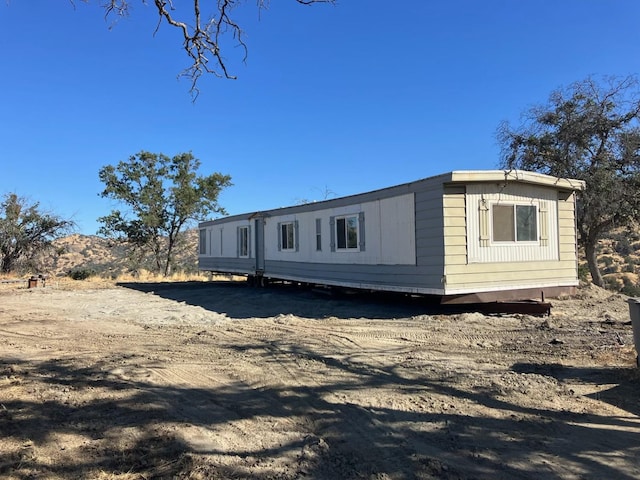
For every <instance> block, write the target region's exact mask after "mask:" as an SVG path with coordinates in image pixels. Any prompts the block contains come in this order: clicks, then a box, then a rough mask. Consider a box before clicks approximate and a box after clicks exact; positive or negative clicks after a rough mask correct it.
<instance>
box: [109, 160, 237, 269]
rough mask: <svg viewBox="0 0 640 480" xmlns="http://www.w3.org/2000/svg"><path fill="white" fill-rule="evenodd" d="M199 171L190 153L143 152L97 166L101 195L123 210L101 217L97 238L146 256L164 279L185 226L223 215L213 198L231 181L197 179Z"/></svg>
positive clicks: (216, 176) (216, 175) (213, 176)
mask: <svg viewBox="0 0 640 480" xmlns="http://www.w3.org/2000/svg"><path fill="white" fill-rule="evenodd" d="M199 167H200V160H198V159H197V158H195V157H194V156H193V155H192V154H191V153H181V154H178V155H175V156H173V157H168V156H166V155H164V154H162V153H159V154H158V153H150V152H144V151H142V152H140V153H137V154H135V155H132V156H131V157H129V159H128V160H126V161H121V162H119V163H118V164H117V165H115V166H114V165H107V166H105V167H103V168H101V169H100V171H99V177H100V180H101V181H102V183H104V185H105V188H104V190H103V191H102V193H101V194H100V195H101V196H102V197H104V198H110V199H113V200H115V201H116V202H118V203H120V204H121V205H122V206H123V207H124V210H113V211H112V212H111V213H110V214H109V215H107V216H104V217H100V218H99V219H98V221H99V222H100V223H102V226H101V227H100V229H99V230H98V234H100V235H104V236H106V237H108V238H111V239H113V240H118V241H121V242H123V243H125V244H128V245H130V246H131V247H133V248H134V249H135V250H137V251H140V252H143V253H148V254H150V255H151V256H152V258H153V264H154V270H155V271H156V272H158V273H162V274H163V275H165V276H167V275H169V273H170V270H171V266H172V262H173V255H174V251H175V247H176V245H177V243H178V241H179V239H180V236H181V234H182V232H183V230H185V228H186V227H187V226H188V225H189V224H190V222H192V221H196V220H201V219H204V218H205V217H207V216H208V215H211V214H213V213H222V214H223V213H225V212H224V209H223V208H222V207H221V206H220V205H219V204H218V196H219V194H220V192H221V191H222V190H223V189H224V188H225V187H228V186H230V185H231V177H230V176H228V175H223V174H221V173H212V174H210V175H206V176H200V175H198V174H197V172H198V169H199Z"/></svg>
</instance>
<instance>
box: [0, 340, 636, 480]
mask: <svg viewBox="0 0 640 480" xmlns="http://www.w3.org/2000/svg"><path fill="white" fill-rule="evenodd" d="M227 348H230V349H231V348H233V349H241V351H242V352H244V354H246V355H251V356H252V358H256V359H257V362H258V364H260V363H262V364H267V363H268V362H274V361H275V362H281V361H283V359H285V360H287V361H314V362H321V363H322V365H323V366H324V368H325V369H326V370H327V376H326V378H327V380H326V381H324V383H322V384H317V383H309V384H305V383H304V382H298V383H297V384H295V383H294V384H293V385H280V384H279V383H278V382H276V381H274V382H271V383H269V384H267V385H256V384H251V383H248V382H246V381H242V380H239V379H238V380H236V381H234V382H232V383H227V384H220V385H219V386H217V387H215V388H210V389H205V388H193V387H180V386H176V385H173V384H170V385H166V384H162V385H161V384H158V383H155V382H153V381H152V380H145V379H141V378H138V379H133V378H124V377H119V376H118V375H117V373H114V370H113V368H112V366H113V365H116V364H117V365H122V364H123V362H125V363H126V361H129V362H130V365H134V364H135V365H138V366H139V364H140V363H141V362H143V359H140V358H132V359H125V358H123V357H122V356H114V355H105V357H104V358H103V360H101V361H100V362H98V363H96V364H94V365H90V366H84V367H78V366H77V365H76V364H75V362H74V360H73V359H54V360H48V361H31V362H27V361H21V360H17V359H5V360H4V361H3V362H1V363H0V367H3V370H6V369H7V368H11V369H12V371H13V372H17V374H18V376H19V377H21V378H22V379H23V380H24V384H25V385H27V388H26V390H25V392H26V393H27V394H28V395H27V396H26V397H24V398H8V397H6V396H5V395H6V393H5V394H4V395H3V394H1V393H0V399H2V400H1V403H2V412H3V413H2V415H0V437H1V438H4V439H5V440H7V439H8V440H13V441H15V443H16V444H19V445H23V446H27V447H25V448H26V450H28V448H31V447H29V446H32V447H33V449H34V450H35V453H34V452H29V451H26V450H25V448H23V449H21V450H18V451H16V450H14V451H5V452H4V453H1V454H0V474H1V475H11V476H12V477H13V478H24V479H26V478H33V477H34V476H38V475H39V476H40V477H46V476H51V477H55V476H59V477H63V478H92V477H96V476H97V474H98V473H100V472H111V473H112V474H113V475H116V474H119V473H129V474H137V475H139V477H138V478H194V476H192V475H195V473H194V472H197V473H198V474H199V475H200V476H201V478H236V479H250V478H254V479H264V480H266V479H271V478H284V479H286V478H313V479H336V478H341V479H361V478H377V479H382V478H391V479H395V478H398V479H413V478H416V479H432V478H442V479H451V480H453V479H472V478H478V479H513V478H520V479H524V478H531V479H534V478H535V479H537V478H542V477H544V478H552V479H553V478H564V477H565V476H575V475H576V474H577V475H578V476H579V477H580V478H616V479H623V480H626V479H628V480H631V479H633V478H637V475H635V474H637V467H636V470H635V472H632V471H630V470H629V468H628V465H626V467H627V468H623V467H624V465H625V463H624V462H621V461H620V459H634V458H636V457H637V445H638V441H639V440H640V435H639V432H640V427H639V426H638V422H637V418H634V419H631V418H610V417H607V416H604V415H602V416H601V415H592V414H589V415H585V414H580V413H579V412H563V411H558V410H550V409H546V408H534V407H522V406H518V405H516V404H514V403H511V402H509V401H507V400H504V398H502V397H500V395H499V392H498V391H496V390H494V389H492V388H486V387H485V388H472V387H469V388H463V387H460V386H459V385H465V383H464V382H460V381H458V380H459V379H458V378H457V376H460V375H463V373H459V372H458V373H453V374H451V375H449V376H446V377H437V376H433V375H429V374H428V373H427V372H425V373H424V374H422V375H416V376H413V377H407V375H406V371H404V370H403V368H402V365H396V366H388V367H387V366H384V367H381V366H376V365H371V364H368V363H365V362H361V361H358V360H357V359H356V358H355V357H348V358H336V357H333V356H330V355H327V354H324V353H322V352H319V351H315V350H314V349H313V348H311V347H303V346H300V345H298V344H294V343H291V342H288V341H286V340H281V341H276V342H255V341H252V342H247V343H244V344H241V345H237V344H236V345H230V346H227ZM147 366H149V367H153V366H154V365H153V364H151V363H150V364H149V365H147ZM535 368H536V366H535V365H527V364H519V365H516V366H514V371H521V372H522V373H531V370H532V369H535ZM331 372H333V373H335V374H336V375H335V378H340V379H341V380H339V381H330V380H328V379H330V378H333V377H332V376H331V375H330V373H331ZM537 373H539V372H537ZM561 373H562V374H565V375H566V374H569V375H578V376H586V377H589V376H590V375H602V376H604V375H606V372H589V371H586V372H581V371H579V370H573V371H572V370H569V371H568V372H566V371H565V370H562V371H561ZM564 378H567V377H564ZM19 385H20V383H17V384H16V386H19ZM65 389H74V391H75V392H77V393H82V392H87V393H88V395H87V396H83V395H78V396H77V397H76V398H78V400H77V401H76V400H74V401H69V398H68V397H67V396H65ZM383 390H384V391H395V392H397V395H398V397H400V396H402V397H406V398H411V399H413V400H415V402H416V404H415V408H413V409H407V408H401V407H395V406H394V404H393V402H392V401H390V402H389V403H385V404H373V403H368V402H366V401H359V402H358V401H356V400H353V401H352V400H351V399H354V398H359V397H358V394H362V392H370V391H374V392H376V391H383ZM89 391H90V392H89ZM635 393H636V395H635V397H634V398H636V399H637V398H638V396H637V393H638V389H637V388H636V390H635ZM390 398H391V399H392V398H393V397H392V396H391V397H390ZM434 398H439V399H442V398H451V399H456V400H462V401H464V402H466V403H467V404H469V405H471V406H473V407H474V408H473V409H472V410H470V411H476V412H483V413H476V414H473V415H470V414H468V413H465V412H464V411H456V410H455V409H454V408H445V409H434V408H430V406H429V405H430V402H431V401H432V400H433V399H434ZM247 420H252V421H253V422H258V423H264V425H263V426H264V428H268V422H270V421H289V422H294V424H295V426H292V427H291V429H292V430H293V431H294V433H295V435H293V438H290V439H289V440H287V441H282V442H280V443H279V444H270V445H263V446H256V445H258V444H259V442H256V441H253V442H251V443H250V444H247V445H245V446H243V445H242V443H241V442H237V443H235V444H224V443H220V442H218V443H217V442H216V441H215V439H216V435H219V434H220V432H221V431H224V430H225V429H226V428H230V427H229V425H232V424H233V425H236V424H239V423H241V422H243V421H247ZM294 424H292V425H294ZM187 427H188V428H198V429H201V430H203V431H206V432H209V433H210V434H211V436H212V438H213V441H210V442H208V443H205V444H203V445H201V446H197V445H195V444H193V443H190V442H188V441H186V440H185V439H184V438H181V437H180V435H179V434H177V433H176V431H180V429H184V428H187ZM244 434H245V435H246V437H245V438H247V439H249V436H250V435H253V436H255V435H259V432H252V431H247V432H244ZM68 436H73V437H76V438H82V439H83V442H84V443H83V445H82V447H81V448H80V451H81V452H84V453H85V455H80V456H78V455H76V456H73V457H69V458H64V455H61V458H63V459H64V461H60V462H58V463H56V462H48V461H45V460H44V459H40V458H39V457H38V455H37V449H38V446H39V445H42V444H43V443H45V442H51V441H55V440H56V439H64V438H65V437H68ZM248 443H249V442H248ZM61 447H64V444H63V443H62V444H61ZM612 456H615V457H616V458H617V459H618V462H608V461H607V458H610V457H612ZM220 459H224V461H221V460H220ZM275 459H278V460H279V462H280V463H279V468H276V467H275V466H274V467H273V469H270V468H269V465H274V461H275ZM549 460H552V461H553V462H554V463H555V469H552V468H548V467H547V466H545V462H546V461H549ZM629 461H630V462H631V463H633V460H629ZM283 464H284V465H285V466H286V469H285V470H284V471H283V470H282V465H283ZM257 465H259V466H260V468H259V469H257V468H255V467H256V466H257ZM558 466H560V467H558ZM636 466H637V463H636ZM576 472H579V473H576Z"/></svg>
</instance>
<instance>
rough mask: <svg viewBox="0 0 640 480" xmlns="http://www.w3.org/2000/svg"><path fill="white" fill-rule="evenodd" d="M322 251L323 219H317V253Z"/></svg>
mask: <svg viewBox="0 0 640 480" xmlns="http://www.w3.org/2000/svg"><path fill="white" fill-rule="evenodd" d="M321 251H322V219H320V218H316V252H321Z"/></svg>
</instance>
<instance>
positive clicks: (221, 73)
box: [71, 0, 336, 99]
mask: <svg viewBox="0 0 640 480" xmlns="http://www.w3.org/2000/svg"><path fill="white" fill-rule="evenodd" d="M71 1H72V2H73V0H71ZM83 1H85V2H88V1H89V0H83ZM140 1H141V3H143V4H147V2H146V0H140ZM191 1H192V2H193V10H192V13H191V14H190V15H186V17H178V16H176V12H177V8H176V7H175V5H174V2H173V0H153V5H154V6H155V8H156V10H157V12H158V24H157V26H156V29H155V31H154V34H155V33H156V32H158V30H159V29H160V26H161V25H162V23H163V22H166V23H167V24H168V25H170V26H171V27H174V28H176V29H178V30H179V31H180V33H181V34H182V39H183V43H182V48H183V50H184V51H185V53H186V54H187V56H188V57H189V59H190V62H191V64H190V65H189V66H188V67H187V68H185V69H184V70H183V71H182V72H180V74H179V75H178V76H179V77H186V78H188V79H190V81H191V87H190V89H189V91H190V92H191V94H192V96H193V97H194V99H195V98H196V97H197V96H198V93H199V90H198V88H197V85H198V80H199V79H200V78H201V77H202V76H203V75H205V74H212V75H214V76H216V77H219V78H226V79H230V80H235V79H236V78H237V77H236V76H235V75H233V74H231V72H230V71H229V69H228V68H227V62H226V60H225V58H224V57H223V55H222V50H221V43H222V41H223V39H224V38H227V37H230V38H232V39H233V40H235V42H236V43H237V46H239V47H240V48H241V50H242V52H243V53H242V61H243V62H245V61H246V59H247V53H248V48H247V44H246V43H245V41H244V31H243V30H242V28H241V27H240V25H239V24H238V23H237V22H236V21H235V20H234V19H233V18H232V12H233V10H234V9H235V8H236V7H238V6H239V5H241V4H243V3H246V0H204V3H202V2H201V0H191ZM293 1H295V2H297V3H299V4H301V5H312V4H315V3H329V4H335V3H336V0H293ZM131 2H132V0H104V1H103V2H102V4H101V5H102V7H103V8H104V9H105V17H126V16H128V15H129V7H130V5H131ZM201 5H203V6H205V5H206V6H208V7H209V8H205V10H204V11H203V9H202V8H201ZM268 6H269V0H257V7H258V10H259V11H262V10H263V9H266V8H268Z"/></svg>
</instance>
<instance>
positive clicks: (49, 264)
mask: <svg viewBox="0 0 640 480" xmlns="http://www.w3.org/2000/svg"><path fill="white" fill-rule="evenodd" d="M197 245H198V232H197V229H191V230H187V231H186V232H184V234H183V238H182V240H181V242H180V243H179V244H178V246H177V248H176V255H175V263H174V268H173V270H174V271H182V272H188V273H190V272H195V271H196V270H197V268H198V266H197V261H198V250H197ZM54 246H55V254H53V255H49V256H48V257H46V258H44V259H43V260H42V264H43V268H42V269H43V271H44V272H45V273H47V274H48V275H53V276H67V275H69V276H74V275H77V276H80V277H81V276H85V275H86V276H89V275H100V276H105V277H113V278H115V277H117V276H118V275H122V274H126V273H132V272H136V271H139V270H142V269H147V270H148V269H150V259H149V257H148V256H145V255H140V254H139V253H138V252H133V251H131V250H130V249H127V248H125V246H124V245H122V244H119V243H117V242H113V241H111V240H108V239H106V238H103V237H98V236H95V235H79V234H74V235H69V236H67V237H64V238H61V239H58V240H56V241H55V242H54Z"/></svg>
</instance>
